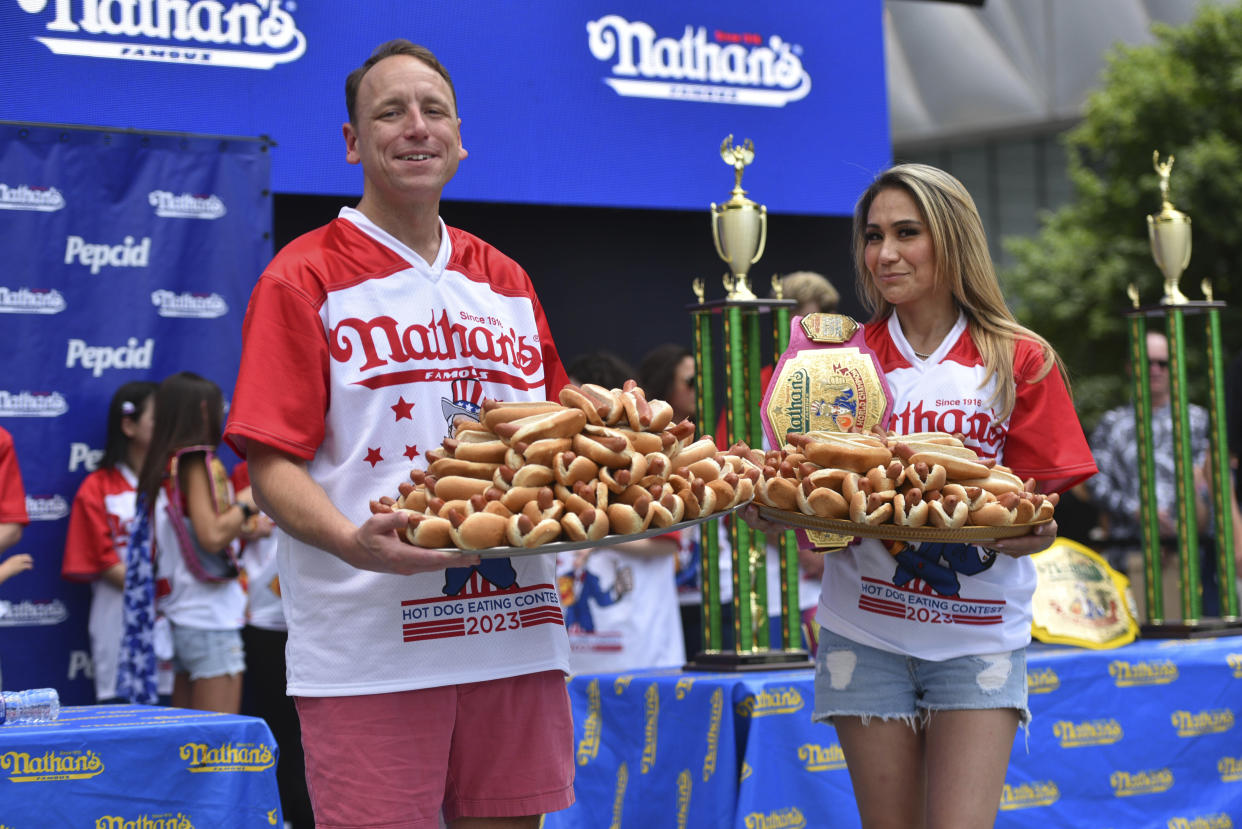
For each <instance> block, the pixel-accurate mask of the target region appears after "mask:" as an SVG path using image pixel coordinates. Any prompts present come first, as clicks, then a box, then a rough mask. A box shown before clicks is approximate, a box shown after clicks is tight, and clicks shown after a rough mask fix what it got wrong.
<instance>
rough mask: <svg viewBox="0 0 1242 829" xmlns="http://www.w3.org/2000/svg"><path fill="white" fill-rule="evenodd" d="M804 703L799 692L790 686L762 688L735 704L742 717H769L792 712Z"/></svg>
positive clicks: (799, 708) (800, 707)
mask: <svg viewBox="0 0 1242 829" xmlns="http://www.w3.org/2000/svg"><path fill="white" fill-rule="evenodd" d="M804 705H806V700H804V699H803V698H802V694H801V692H799V691H798V689H797V688H795V687H793V686H792V685H791V686H787V687H783V688H782V687H779V686H778V687H776V688H764V689H763V690H761V691H760V692H759V693H757V694H754V695H751V696H748V697H746V698H745V699H744V700H742V701H741V702H739V703H738V704H737V713H738V714H740V715H741V716H743V717H751V718H758V717H769V716H771V715H773V714H792V713H793V712H794V711H801V710H802V708H803V706H804Z"/></svg>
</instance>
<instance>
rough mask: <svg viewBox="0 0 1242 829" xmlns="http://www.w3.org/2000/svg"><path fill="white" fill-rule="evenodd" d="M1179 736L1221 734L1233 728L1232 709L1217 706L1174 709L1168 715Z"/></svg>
mask: <svg viewBox="0 0 1242 829" xmlns="http://www.w3.org/2000/svg"><path fill="white" fill-rule="evenodd" d="M1170 719H1171V720H1172V723H1173V727H1174V728H1176V729H1177V736H1179V737H1202V736H1203V735H1204V734H1221V733H1223V732H1225V731H1228V730H1229V729H1231V728H1233V725H1234V716H1233V711H1232V710H1231V709H1229V708H1217V709H1213V710H1211V711H1200V712H1199V713H1198V714H1193V713H1191V712H1190V711H1174V712H1173V714H1172V716H1171V717H1170Z"/></svg>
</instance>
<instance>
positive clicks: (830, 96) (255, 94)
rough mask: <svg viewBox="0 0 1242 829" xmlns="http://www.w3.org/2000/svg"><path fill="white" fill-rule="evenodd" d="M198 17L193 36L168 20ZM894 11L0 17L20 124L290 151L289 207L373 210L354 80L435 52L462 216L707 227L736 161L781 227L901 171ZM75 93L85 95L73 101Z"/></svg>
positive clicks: (276, 168)
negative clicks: (890, 80)
mask: <svg viewBox="0 0 1242 829" xmlns="http://www.w3.org/2000/svg"><path fill="white" fill-rule="evenodd" d="M165 8H167V9H172V8H187V9H188V8H192V9H194V12H193V13H192V14H190V15H189V16H188V17H184V18H183V17H180V16H178V14H176V13H173V12H170V13H168V14H167V15H166V16H162V15H161V12H160V10H161V9H165ZM882 12H883V5H882V2H881V0H848V1H847V0H783V1H782V2H780V3H755V2H750V1H749V0H746V2H743V1H742V0H681V2H678V3H667V2H659V1H658V0H607V1H606V2H605V1H604V0H579V2H576V3H563V2H558V0H528V1H527V2H523V3H513V2H507V0H471V2H460V1H459V2H444V0H413V1H411V0H360V2H356V3H348V4H342V3H298V2H294V0H231V2H230V1H229V0H203V1H202V2H197V3H193V4H177V3H167V4H165V3H156V2H154V0H134V2H126V3H121V2H102V0H17V2H6V3H3V4H0V100H3V101H4V104H5V105H4V109H5V117H6V118H13V119H22V120H28V121H43V122H56V123H77V124H103V125H115V126H125V127H137V128H141V129H160V130H181V131H187V132H210V133H220V134H235V135H259V134H265V135H269V136H271V137H272V139H273V140H275V142H276V143H277V144H278V145H279V146H280V147H281V152H280V154H279V156H278V157H277V159H276V160H275V162H274V165H273V187H274V189H275V190H276V191H277V192H281V193H305V194H328V195H353V194H358V193H360V192H361V189H362V185H361V182H362V178H361V174H360V172H359V171H358V169H357V168H354V167H350V166H348V165H346V164H345V163H343V161H344V143H343V141H342V138H341V124H342V122H343V121H344V120H345V111H344V100H343V99H344V95H343V87H344V79H345V75H346V74H347V73H348V72H349V71H350V70H351V69H353V68H354V67H355V66H357V65H358V64H360V63H361V62H362V61H363V60H364V59H365V58H366V56H367V55H368V54H370V52H371V50H372V49H373V48H374V47H375V46H376V45H377V44H379V43H380V42H382V41H385V40H388V39H390V38H393V37H407V38H409V39H411V40H414V41H416V42H419V43H423V44H425V45H427V46H429V47H430V48H431V49H432V50H433V51H434V52H435V53H436V54H437V55H438V56H439V57H440V59H441V60H442V61H443V63H444V64H445V65H446V66H447V67H448V69H449V71H450V72H451V73H452V75H453V80H454V84H455V87H456V90H457V97H458V102H459V109H460V114H461V117H462V135H463V140H464V144H465V147H466V148H467V150H468V151H469V152H470V158H469V159H467V160H466V161H465V162H464V163H463V164H462V166H461V169H460V171H459V172H458V174H457V177H456V179H455V180H454V182H453V186H452V189H451V191H450V196H451V197H452V198H454V199H459V200H468V201H503V202H528V203H544V204H570V205H595V206H612V207H660V208H678V209H690V210H703V209H706V208H707V205H708V204H709V203H710V202H713V201H714V202H721V201H724V200H725V199H727V198H728V194H729V189H730V188H731V187H732V185H733V175H732V171H731V170H730V169H729V168H727V167H725V166H724V164H723V162H722V161H721V159H720V157H719V153H718V148H719V146H720V143H721V141H722V140H723V139H724V137H725V136H726V135H730V134H732V135H733V136H734V137H735V139H736V140H738V141H740V140H742V139H751V140H753V141H754V145H755V151H756V159H755V162H754V164H753V165H751V167H750V169H749V170H748V171H747V173H746V177H745V179H744V181H743V185H744V186H745V187H746V188H747V190H749V191H750V192H751V197H752V198H754V199H755V200H757V201H759V202H762V203H764V204H766V205H767V207H768V209H769V210H771V211H773V212H786V213H805V214H816V215H848V214H849V213H850V211H851V210H852V208H853V204H854V200H855V199H856V198H857V196H858V193H860V192H861V191H862V190H863V189H864V188H865V187H866V185H867V184H868V183H870V180H871V178H872V177H873V176H874V175H875V174H876V173H877V172H878V171H879V170H880V169H881V168H883V167H884V166H886V165H887V163H888V161H889V154H890V143H889V130H888V104H887V95H886V83H885V76H884V44H883V33H882V25H881V17H882ZM67 90H72V94H71V95H70V94H65V93H66V91H67Z"/></svg>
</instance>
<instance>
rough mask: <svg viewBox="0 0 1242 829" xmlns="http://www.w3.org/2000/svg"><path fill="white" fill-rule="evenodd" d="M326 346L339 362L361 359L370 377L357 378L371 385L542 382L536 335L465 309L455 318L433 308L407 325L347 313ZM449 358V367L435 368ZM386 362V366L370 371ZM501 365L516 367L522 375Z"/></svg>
mask: <svg viewBox="0 0 1242 829" xmlns="http://www.w3.org/2000/svg"><path fill="white" fill-rule="evenodd" d="M328 350H329V353H330V354H331V355H332V359H334V360H336V361H337V362H340V363H350V362H352V361H355V360H357V359H359V358H361V359H362V364H361V365H358V366H356V367H355V368H356V370H357V371H359V372H362V373H368V372H369V373H370V376H368V377H366V378H365V379H363V380H359V381H358V383H359V385H363V386H366V387H367V388H372V389H375V388H381V387H383V386H393V385H399V384H403V383H410V382H418V381H436V380H456V379H460V378H468V377H473V378H474V379H476V380H480V381H490V382H495V383H503V384H505V385H508V386H512V387H513V388H518V389H532V388H535V387H536V386H539V385H542V383H543V372H542V369H543V354H542V352H540V350H539V338H538V335H534V336H530V337H528V336H527V335H526V334H519V333H518V332H517V331H515V330H514V329H513V328H512V327H508V326H506V325H505V324H504V322H502V321H501V320H499V319H497V318H496V317H491V316H489V317H486V318H484V317H481V316H476V315H473V314H470V313H468V312H466V311H462V312H460V313H459V314H458V315H457V316H456V317H454V316H450V314H449V311H448V310H447V309H441V310H439V311H432V312H431V313H430V314H429V316H428V318H427V321H426V322H425V323H414V324H412V325H403V324H402V323H401V322H398V321H397V320H395V319H393V318H392V317H389V316H380V317H375V318H373V319H370V320H363V319H357V318H356V317H349V318H347V319H343V320H341V321H340V322H339V323H337V324H336V327H334V328H333V329H332V331H331V332H330V333H329V336H328ZM463 360H473V361H476V365H473V366H469V367H464V368H463V367H460V366H459V365H458V364H459V363H460V362H461V361H463ZM431 361H435V362H436V363H438V364H440V365H439V366H437V367H434V368H431V367H429V368H425V369H420V368H409V369H398V368H397V366H400V365H401V364H403V363H418V362H431ZM450 363H452V364H453V365H452V366H450V367H440V366H445V365H447V364H450ZM489 363H490V364H491V365H490V366H489V365H488V364H489ZM394 364H396V365H394ZM386 366H387V367H389V368H388V369H387V370H386V371H382V372H376V371H375V369H381V368H384V367H386ZM506 368H511V369H515V370H516V371H517V372H518V373H519V374H520V375H521V376H518V375H517V374H513V373H512V372H510V371H506V370H505V369H506ZM532 378H533V379H532Z"/></svg>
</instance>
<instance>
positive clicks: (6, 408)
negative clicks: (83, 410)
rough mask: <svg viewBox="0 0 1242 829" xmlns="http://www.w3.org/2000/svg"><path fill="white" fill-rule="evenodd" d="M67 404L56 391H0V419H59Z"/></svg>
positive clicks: (67, 406) (66, 408)
mask: <svg viewBox="0 0 1242 829" xmlns="http://www.w3.org/2000/svg"><path fill="white" fill-rule="evenodd" d="M68 411H69V402H68V401H67V400H65V396H64V395H63V394H61V393H60V392H58V391H24V390H23V391H5V390H3V389H0V417H60V416H61V415H63V414H65V413H66V412H68Z"/></svg>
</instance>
